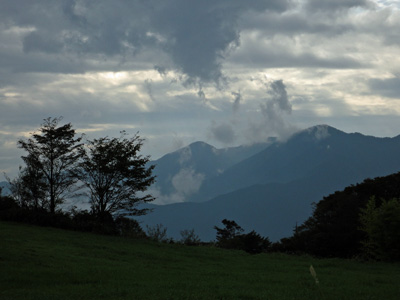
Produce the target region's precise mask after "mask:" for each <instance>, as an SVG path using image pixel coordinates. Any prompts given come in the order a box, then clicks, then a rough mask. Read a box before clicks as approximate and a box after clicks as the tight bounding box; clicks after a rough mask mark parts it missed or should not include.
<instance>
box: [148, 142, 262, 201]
mask: <svg viewBox="0 0 400 300" xmlns="http://www.w3.org/2000/svg"><path fill="white" fill-rule="evenodd" d="M267 146H268V143H263V144H255V145H251V146H240V147H233V148H225V149H216V148H215V147H213V146H211V145H209V144H206V143H204V142H195V143H192V144H190V145H189V146H187V147H184V148H182V149H180V150H178V151H175V152H173V153H169V154H167V155H165V156H163V157H161V158H160V159H158V160H156V161H153V162H151V164H154V165H155V166H156V167H155V169H154V175H156V176H157V181H156V183H155V184H154V185H153V186H152V187H151V189H152V190H153V191H154V190H156V191H157V194H158V195H159V196H160V197H162V198H164V199H165V198H167V197H169V198H170V199H166V201H164V202H171V201H174V200H177V201H185V200H187V199H189V198H190V196H191V195H192V194H194V193H196V192H197V190H198V189H199V188H200V186H201V184H202V182H203V181H204V180H205V179H210V178H214V177H215V176H217V175H218V174H220V173H221V172H223V171H224V170H225V169H227V168H229V167H230V166H232V165H234V164H236V163H238V162H240V161H242V160H244V159H246V158H248V157H250V156H252V155H254V154H256V153H258V152H260V151H261V150H264V149H265V148H266V147H267ZM174 197H175V198H176V199H174Z"/></svg>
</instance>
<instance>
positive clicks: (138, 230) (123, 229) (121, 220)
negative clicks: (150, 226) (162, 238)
mask: <svg viewBox="0 0 400 300" xmlns="http://www.w3.org/2000/svg"><path fill="white" fill-rule="evenodd" d="M115 226H116V228H117V231H118V233H119V235H121V236H124V237H130V238H145V237H146V233H145V232H144V231H143V229H142V227H140V225H139V222H138V221H136V220H134V219H130V218H125V217H122V216H120V217H118V218H116V219H115Z"/></svg>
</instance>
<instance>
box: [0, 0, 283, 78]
mask: <svg viewBox="0 0 400 300" xmlns="http://www.w3.org/2000/svg"><path fill="white" fill-rule="evenodd" d="M289 2H290V1H289V0H284V1H282V0H272V1H262V0H252V1H246V2H243V1H240V0H219V1H214V0H213V1H211V0H207V1H187V0H153V1H151V0H150V1H142V0H133V1H123V0H115V1H106V0H99V1H95V2H93V1H89V0H81V1H79V0H63V1H61V0H59V1H56V0H52V1H49V0H47V1H45V0H41V1H30V0H26V1H22V0H19V1H11V0H5V1H2V4H1V6H0V8H1V9H0V11H1V12H0V16H1V17H3V18H4V19H3V22H7V23H9V24H13V25H15V26H21V27H29V28H32V31H31V32H29V33H27V34H26V35H25V36H24V38H23V46H24V51H25V52H26V53H30V52H41V53H47V54H49V53H51V54H54V53H60V54H63V53H75V54H79V55H83V56H84V55H104V56H105V57H113V56H122V57H129V55H134V54H137V53H139V52H142V51H147V49H151V48H157V49H162V50H163V51H164V52H165V53H167V54H168V55H169V58H170V60H171V62H172V66H173V68H175V69H177V70H179V71H180V72H181V73H183V74H185V75H186V76H188V78H189V79H192V80H193V79H196V80H200V81H204V82H218V81H220V80H221V79H222V78H223V75H222V71H221V63H222V61H223V59H224V55H225V54H226V52H227V51H228V50H229V49H230V48H231V47H235V45H238V43H239V28H238V24H237V21H238V19H239V17H240V16H241V15H243V14H244V13H246V12H248V11H252V10H253V11H258V12H263V11H267V10H271V11H277V12H282V11H285V10H286V9H287V8H288V6H289ZM94 58H95V59H101V56H100V57H94ZM153 59H156V58H155V57H153ZM153 63H155V64H157V65H159V66H161V68H160V67H158V69H159V70H162V62H161V64H160V63H159V62H157V61H153Z"/></svg>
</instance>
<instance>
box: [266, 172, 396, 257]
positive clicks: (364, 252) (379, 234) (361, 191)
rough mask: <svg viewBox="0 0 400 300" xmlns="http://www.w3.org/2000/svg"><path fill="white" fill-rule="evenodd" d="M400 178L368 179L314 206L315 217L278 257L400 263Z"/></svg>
mask: <svg viewBox="0 0 400 300" xmlns="http://www.w3.org/2000/svg"><path fill="white" fill-rule="evenodd" d="M399 199H400V173H396V174H392V175H389V176H385V177H377V178H375V179H366V180H364V181H363V182H362V183H360V184H357V185H351V186H349V187H347V188H345V189H344V190H343V191H337V192H335V193H333V194H331V195H329V196H327V197H324V198H323V199H322V200H321V201H319V202H318V203H316V204H314V210H313V214H312V216H311V217H310V218H309V219H308V220H306V221H305V222H304V223H303V224H302V225H301V226H298V227H296V228H295V229H294V233H293V236H291V237H289V238H284V239H282V240H281V241H280V242H279V243H276V244H274V245H273V248H274V250H275V251H282V252H288V253H307V254H311V255H314V256H319V257H340V258H361V259H377V260H390V261H393V260H400V200H399Z"/></svg>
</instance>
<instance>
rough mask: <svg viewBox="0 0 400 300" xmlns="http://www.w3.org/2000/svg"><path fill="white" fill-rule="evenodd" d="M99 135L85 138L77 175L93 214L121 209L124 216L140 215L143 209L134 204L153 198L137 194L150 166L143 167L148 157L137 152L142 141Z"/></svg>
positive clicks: (143, 187)
mask: <svg viewBox="0 0 400 300" xmlns="http://www.w3.org/2000/svg"><path fill="white" fill-rule="evenodd" d="M125 136H126V134H125V132H122V135H121V136H120V137H119V138H109V137H104V138H99V139H94V140H92V141H88V145H87V147H86V148H85V150H84V151H83V153H82V162H81V164H80V168H81V169H80V176H79V178H80V179H81V180H82V182H84V185H85V186H86V187H87V188H88V189H89V192H90V204H91V209H92V212H93V213H94V214H98V215H101V214H104V213H114V212H116V211H121V210H123V211H124V212H125V213H126V214H128V215H141V214H144V213H146V210H145V209H137V208H136V206H137V205H138V204H141V203H146V202H150V201H153V200H154V197H152V196H151V195H149V194H147V195H139V193H140V192H144V191H145V190H146V189H147V187H148V186H150V185H151V184H152V183H153V182H154V179H155V177H154V176H152V170H153V169H154V166H150V167H147V163H148V162H149V157H147V156H146V157H143V156H141V155H139V154H138V153H139V151H140V148H141V147H142V145H143V140H142V139H140V137H139V136H138V135H135V136H134V137H133V138H131V139H127V138H125Z"/></svg>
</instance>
